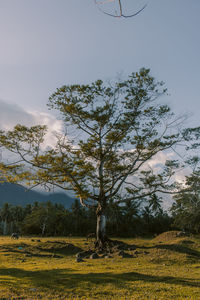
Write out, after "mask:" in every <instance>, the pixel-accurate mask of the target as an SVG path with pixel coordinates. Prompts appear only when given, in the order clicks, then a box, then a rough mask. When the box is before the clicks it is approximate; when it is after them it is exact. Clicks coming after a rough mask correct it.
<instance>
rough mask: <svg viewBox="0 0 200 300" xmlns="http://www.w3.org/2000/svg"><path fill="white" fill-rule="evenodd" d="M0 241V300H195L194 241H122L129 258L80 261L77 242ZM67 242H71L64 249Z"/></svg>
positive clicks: (198, 294)
mask: <svg viewBox="0 0 200 300" xmlns="http://www.w3.org/2000/svg"><path fill="white" fill-rule="evenodd" d="M36 240H37V238H34V241H32V240H31V238H28V237H27V238H21V239H19V240H17V241H15V240H11V239H10V238H9V237H0V299H195V300H196V299H200V239H199V238H198V237H195V238H194V237H192V238H173V239H171V240H170V239H169V240H167V241H166V240H163V241H162V240H156V239H154V240H147V239H124V240H123V241H124V242H125V243H127V244H130V245H135V247H136V250H137V252H138V254H137V255H136V254H134V251H126V252H128V253H130V254H133V256H134V257H133V258H121V257H119V256H118V255H117V254H113V257H112V258H101V259H95V260H92V259H84V262H81V263H77V262H76V259H75V253H77V252H78V251H79V249H88V247H89V246H91V244H90V243H89V244H87V243H86V241H85V239H83V238H40V240H41V241H40V242H38V241H36ZM67 243H70V244H73V245H74V246H75V247H77V248H74V247H73V246H69V245H68V244H67Z"/></svg>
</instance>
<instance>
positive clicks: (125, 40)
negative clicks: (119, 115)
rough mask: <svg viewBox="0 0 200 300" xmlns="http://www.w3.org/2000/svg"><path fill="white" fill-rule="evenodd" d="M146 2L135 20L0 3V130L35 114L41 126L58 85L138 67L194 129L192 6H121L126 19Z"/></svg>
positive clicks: (34, 0)
mask: <svg viewBox="0 0 200 300" xmlns="http://www.w3.org/2000/svg"><path fill="white" fill-rule="evenodd" d="M146 2H147V3H148V6H147V8H146V9H145V10H144V11H143V12H142V13H141V14H139V15H138V16H137V17H135V18H129V19H122V18H121V19H120V18H112V17H108V16H106V15H104V14H102V13H101V12H100V11H99V10H98V9H97V7H96V5H95V4H94V1H93V0H0V39H1V47H0V126H4V125H5V123H4V122H7V124H8V123H9V120H10V122H11V123H12V125H13V124H14V122H15V121H16V123H20V122H22V123H28V124H29V122H28V121H27V120H28V119H29V115H30V114H31V116H32V117H33V115H34V116H35V113H36V112H40V113H41V120H42V122H43V121H44V119H45V118H48V115H44V114H45V113H49V112H48V110H47V107H46V103H47V101H48V97H49V96H50V95H51V93H52V92H54V91H55V89H56V88H57V87H60V86H62V85H63V84H72V83H88V82H91V81H94V80H96V79H98V78H101V79H105V80H107V79H111V78H113V77H115V76H116V75H117V74H123V76H124V75H126V74H129V73H131V72H133V71H136V70H138V69H139V68H140V67H148V68H151V72H152V75H154V76H155V77H156V78H157V79H158V80H163V81H164V82H165V83H166V86H167V88H168V90H169V93H170V97H168V98H167V99H166V100H165V101H167V102H168V103H169V104H170V105H171V107H172V109H173V110H175V111H176V112H177V114H180V113H184V112H190V113H191V114H192V116H191V118H190V120H189V121H188V125H195V126H196V125H199V119H200V118H199V113H200V96H199V87H200V74H199V73H200V34H199V31H200V17H199V15H200V1H199V0H190V1H189V0H147V1H145V0H122V4H123V7H124V9H125V12H126V11H127V12H131V13H132V12H135V11H136V10H137V9H139V8H140V7H142V6H143V5H144V4H145V3H146ZM112 5H113V3H110V4H105V5H104V9H109V10H110V9H112ZM16 111H17V113H15V112H16ZM4 112H5V113H6V117H5V113H4ZM44 116H45V117H44ZM36 121H37V122H39V121H40V118H38V117H37V118H36V119H35V122H36ZM11 123H10V124H11ZM55 124H57V123H56V122H55ZM55 126H56V125H55ZM7 127H9V126H7Z"/></svg>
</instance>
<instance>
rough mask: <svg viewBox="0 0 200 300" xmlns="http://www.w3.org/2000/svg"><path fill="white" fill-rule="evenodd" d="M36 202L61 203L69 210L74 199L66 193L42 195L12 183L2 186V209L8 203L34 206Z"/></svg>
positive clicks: (0, 201) (0, 203) (0, 187)
mask: <svg viewBox="0 0 200 300" xmlns="http://www.w3.org/2000/svg"><path fill="white" fill-rule="evenodd" d="M35 201H37V202H45V201H51V202H52V203H60V204H62V205H64V206H65V208H69V207H71V205H72V203H73V201H74V199H73V198H72V197H70V196H68V195H67V194H65V193H58V192H55V193H47V192H46V193H40V192H38V191H34V190H27V189H26V188H25V187H23V186H22V185H16V184H11V183H1V184H0V207H2V206H3V204H4V203H6V202H7V203H10V204H12V205H21V206H25V205H26V204H33V203H34V202H35Z"/></svg>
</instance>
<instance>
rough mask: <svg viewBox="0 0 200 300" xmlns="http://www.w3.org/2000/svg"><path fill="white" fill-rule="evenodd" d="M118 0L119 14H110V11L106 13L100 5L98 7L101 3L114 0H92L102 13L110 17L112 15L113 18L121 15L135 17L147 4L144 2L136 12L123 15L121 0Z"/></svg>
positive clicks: (113, 0)
mask: <svg viewBox="0 0 200 300" xmlns="http://www.w3.org/2000/svg"><path fill="white" fill-rule="evenodd" d="M117 1H118V6H119V14H117V13H116V14H115V15H114V14H111V13H108V12H106V11H105V10H104V9H102V8H101V7H100V5H102V4H106V3H109V2H115V0H106V1H97V0H94V2H95V4H96V5H97V6H98V9H99V10H100V11H101V12H102V13H104V14H106V15H108V16H111V17H114V18H121V17H123V18H132V17H135V16H137V15H138V14H139V13H141V12H142V11H143V10H144V9H145V8H146V6H147V4H145V5H144V6H143V7H142V8H141V9H140V10H138V11H137V12H135V13H134V14H131V15H124V14H123V10H122V3H121V0H117Z"/></svg>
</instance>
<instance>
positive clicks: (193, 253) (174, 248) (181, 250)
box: [152, 244, 200, 258]
mask: <svg viewBox="0 0 200 300" xmlns="http://www.w3.org/2000/svg"><path fill="white" fill-rule="evenodd" d="M152 248H155V249H164V250H170V251H173V252H177V253H181V254H187V255H191V256H194V257H195V258H200V252H199V251H197V250H194V249H191V248H188V247H185V246H183V245H178V244H172V245H165V244H164V245H156V246H154V247H152Z"/></svg>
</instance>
